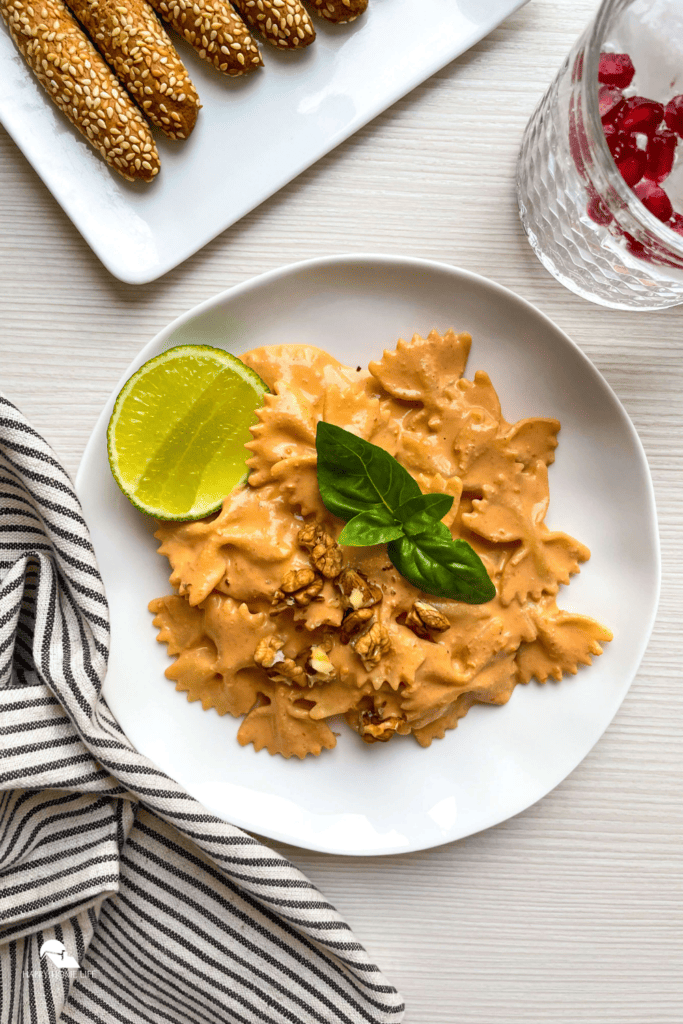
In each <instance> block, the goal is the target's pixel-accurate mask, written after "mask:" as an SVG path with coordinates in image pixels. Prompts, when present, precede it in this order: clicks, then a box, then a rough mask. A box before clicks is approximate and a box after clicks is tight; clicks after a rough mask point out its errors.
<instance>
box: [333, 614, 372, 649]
mask: <svg viewBox="0 0 683 1024" xmlns="http://www.w3.org/2000/svg"><path fill="white" fill-rule="evenodd" d="M374 617H375V613H374V612H373V610H372V609H371V608H359V609H358V611H357V612H354V611H351V609H349V610H348V612H347V614H346V615H345V616H344V618H343V619H342V624H341V631H340V634H339V639H340V640H341V642H342V643H343V644H348V643H349V641H350V640H351V638H352V637H353V636H355V635H356V634H357V633H359V632H360V631H361V630H362V629H367V627H368V626H369V625H370V624H371V622H372V620H373V619H374Z"/></svg>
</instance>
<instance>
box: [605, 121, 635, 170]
mask: <svg viewBox="0 0 683 1024" xmlns="http://www.w3.org/2000/svg"><path fill="white" fill-rule="evenodd" d="M605 139H606V140H607V146H608V148H609V151H610V153H611V154H612V156H613V157H614V160H615V162H616V161H619V160H621V159H622V157H625V156H628V155H630V154H631V153H636V152H637V151H638V144H637V142H636V138H635V135H627V133H626V132H620V131H619V129H618V128H615V126H614V125H613V124H606V125H605Z"/></svg>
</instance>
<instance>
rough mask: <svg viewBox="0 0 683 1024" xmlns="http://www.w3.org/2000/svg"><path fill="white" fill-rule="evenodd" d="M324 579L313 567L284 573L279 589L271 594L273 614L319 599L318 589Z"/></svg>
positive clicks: (302, 606) (304, 605)
mask: <svg viewBox="0 0 683 1024" xmlns="http://www.w3.org/2000/svg"><path fill="white" fill-rule="evenodd" d="M324 582H325V581H324V580H323V578H322V577H321V576H318V574H317V573H316V572H314V571H313V569H310V568H309V567H308V566H306V567H305V568H304V569H291V570H290V571H289V572H288V573H285V578H284V579H283V581H282V583H281V584H280V589H279V590H276V591H275V593H274V594H273V605H272V608H271V611H272V612H273V613H274V614H277V613H278V612H283V611H284V610H285V608H293V607H295V606H296V607H299V608H305V607H306V606H307V605H309V604H310V603H311V601H320V600H322V598H321V597H320V596H319V595H320V591H321V590H322V589H323V583H324Z"/></svg>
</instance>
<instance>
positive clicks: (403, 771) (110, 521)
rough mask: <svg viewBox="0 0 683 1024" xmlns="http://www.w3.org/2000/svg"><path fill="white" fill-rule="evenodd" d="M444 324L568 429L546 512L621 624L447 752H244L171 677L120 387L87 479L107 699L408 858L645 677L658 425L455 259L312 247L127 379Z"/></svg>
mask: <svg viewBox="0 0 683 1024" xmlns="http://www.w3.org/2000/svg"><path fill="white" fill-rule="evenodd" d="M432 327H435V328H437V330H440V331H445V330H446V329H447V328H448V327H453V328H455V330H456V331H462V330H467V331H470V333H471V334H472V336H473V339H474V341H473V345H472V354H471V356H470V362H469V366H468V369H467V376H468V377H472V376H473V374H474V371H475V370H477V369H484V370H486V371H488V373H489V374H490V376H491V378H492V380H493V384H494V386H495V387H496V389H497V390H498V393H499V395H500V397H501V400H502V406H503V413H504V415H505V417H506V419H508V420H510V421H514V420H516V419H519V418H521V417H525V416H555V417H557V418H558V419H559V420H560V422H561V423H562V430H561V432H560V445H559V448H558V449H557V457H556V461H555V464H554V465H553V466H552V467H551V469H550V511H549V514H548V517H547V519H546V522H547V524H548V526H549V527H550V528H551V529H561V530H564V531H566V532H567V533H569V534H571V535H572V536H575V537H577V538H578V539H579V540H581V541H583V542H584V543H585V544H587V545H588V546H589V547H590V549H591V551H592V557H591V559H590V561H589V562H588V563H586V565H585V566H584V567H583V570H582V572H581V574H580V575H579V576H576V577H574V579H573V582H572V583H571V585H570V587H568V588H562V590H561V592H560V596H559V604H560V606H561V607H563V608H567V609H571V610H575V611H578V612H582V613H584V614H587V615H590V616H593V617H594V618H596V619H599V620H600V621H602V622H604V623H605V624H606V625H608V626H609V627H610V628H611V629H612V630H613V631H614V640H613V642H612V643H611V644H607V645H606V647H605V653H604V654H603V655H602V656H601V657H599V658H596V659H595V660H594V663H593V665H592V666H591V667H589V668H582V669H580V670H579V673H578V675H576V676H569V677H566V678H565V679H563V680H562V682H561V683H555V682H548V683H546V684H545V685H544V686H541V685H538V684H537V683H535V682H532V683H530V684H529V685H527V686H518V687H517V688H516V689H515V691H514V693H513V695H512V697H511V699H510V701H509V703H508V704H506V705H504V706H503V707H491V706H475V707H473V708H472V710H471V711H470V712H469V714H468V715H467V717H466V718H464V719H463V720H462V721H461V723H460V725H459V726H458V728H457V729H456V730H455V731H453V732H449V733H447V734H446V737H445V739H443V740H440V741H439V740H437V741H435V742H434V743H433V744H432V746H431V747H429V749H427V750H423V749H422V748H421V747H419V746H418V745H417V743H415V741H414V740H413V739H412V738H411V737H409V736H408V737H400V736H397V737H395V738H394V739H393V740H392V741H391V743H388V744H386V745H385V744H374V745H372V746H367V745H366V744H364V743H363V741H362V740H361V739H360V738H359V737H358V736H357V735H356V734H355V733H353V732H352V731H351V730H350V729H348V728H346V726H344V725H342V726H341V727H340V730H339V731H340V732H341V733H342V735H341V736H340V738H339V740H338V743H337V747H336V748H335V749H334V750H332V751H325V752H323V754H322V755H321V756H320V757H319V758H312V757H308V758H306V759H305V760H303V761H299V760H298V759H295V758H292V759H291V760H289V761H287V760H285V759H284V758H282V757H271V756H270V755H269V754H268V753H267V752H266V751H265V750H264V751H262V752H261V753H259V754H257V753H255V752H254V749H253V747H251V746H249V747H241V746H239V744H238V743H237V741H236V738H235V737H236V733H237V729H238V727H239V724H240V721H239V720H237V719H233V718H231V717H230V716H226V717H224V718H219V716H218V715H217V714H216V713H215V712H214V711H210V712H205V711H203V710H202V708H201V706H200V704H199V703H194V704H189V703H188V702H187V700H186V698H185V695H184V694H181V693H177V692H176V691H175V689H174V686H173V684H172V683H171V682H169V681H168V680H167V679H165V678H164V669H165V668H166V667H167V666H168V664H169V660H168V658H167V655H166V649H165V647H163V646H162V645H160V644H158V643H157V642H156V640H155V629H154V627H153V626H152V616H151V615H150V614H149V612H148V611H147V603H148V601H149V600H150V599H151V598H153V597H157V596H159V595H161V594H165V593H168V592H169V589H170V588H169V584H168V575H169V568H168V565H167V562H166V559H164V558H162V557H160V556H159V555H157V553H156V546H157V545H156V541H155V540H154V537H153V530H154V524H153V522H152V521H151V520H150V519H148V518H147V517H145V516H144V515H142V514H141V513H139V512H138V511H137V510H136V509H135V508H133V506H132V505H130V504H129V503H128V501H127V500H126V499H125V498H124V497H123V495H122V494H121V492H120V491H119V489H118V488H117V486H116V484H115V483H114V480H113V478H112V476H111V473H110V471H109V465H108V462H107V452H106V428H107V423H108V420H109V416H110V415H111V409H112V405H113V402H114V398H115V394H114V395H112V398H111V400H110V402H109V403H108V405H107V407H106V408H105V409H104V410H103V412H102V415H101V417H100V419H99V421H98V423H97V426H96V427H95V430H94V431H93V434H92V437H91V438H90V441H89V443H88V446H87V448H86V451H85V454H84V456H83V461H82V463H81V467H80V470H79V473H78V477H77V480H76V486H77V490H78V492H79V495H80V498H81V501H82V503H83V508H84V512H85V516H86V520H87V522H88V523H89V524H90V529H91V532H92V539H93V543H94V546H95V551H96V553H97V557H98V560H99V564H100V569H101V572H102V576H103V578H104V583H105V586H106V589H107V595H108V598H109V604H110V613H111V628H112V648H111V661H110V667H109V672H108V674H107V677H106V681H105V684H104V694H105V696H106V699H107V701H108V703H109V705H110V707H111V709H112V711H113V712H114V714H115V715H116V717H117V719H118V721H119V722H120V724H121V726H122V728H123V729H124V730H125V732H126V733H127V734H128V736H129V737H130V739H131V741H132V742H133V743H134V744H135V745H136V746H137V747H138V749H139V750H140V751H141V752H142V753H143V754H146V755H147V756H148V757H149V758H151V759H152V760H153V761H155V762H156V764H157V765H159V767H160V768H162V769H163V770H164V771H166V772H167V773H168V774H169V775H171V776H173V778H175V779H177V780H178V782H180V783H181V784H182V785H183V786H185V787H186V788H187V790H188V791H189V792H190V793H191V794H193V796H195V797H196V798H197V799H198V800H200V801H201V802H202V803H203V804H204V805H205V806H206V807H207V808H208V809H209V810H210V811H212V812H213V813H214V814H216V815H218V816H219V817H221V818H224V819H226V820H228V821H230V822H232V823H233V824H235V825H239V826H241V827H243V828H246V829H248V830H250V831H253V832H257V833H260V834H261V835H265V836H270V837H272V838H274V839H279V840H283V841H285V842H288V843H293V844H295V845H297V846H303V847H307V848H309V849H313V850H322V851H327V852H330V853H346V854H364V855H368V854H386V853H404V852H408V851H410V850H420V849H426V848H427V847H431V846H437V845H438V844H440V843H445V842H448V841H450V840H453V839H460V838H462V837H463V836H466V835H470V834H471V833H473V832H477V831H479V830H480V829H484V828H487V827H488V826H490V825H494V824H496V823H498V822H501V821H504V820H505V819H506V818H509V817H511V816H512V815H514V814H517V813H519V812H520V811H523V810H524V809H525V808H526V807H529V806H530V805H531V804H533V803H534V802H535V801H536V800H539V799H540V798H541V797H542V796H544V795H545V794H546V793H548V792H549V791H550V790H551V789H553V787H555V786H556V785H557V784H558V783H559V782H561V781H562V779H564V778H565V777H566V776H567V775H568V774H569V772H571V771H572V769H573V768H575V767H576V765H577V764H579V762H580V761H581V760H582V758H584V757H585V756H586V754H587V753H588V752H589V750H590V749H591V747H592V746H593V745H594V744H595V743H596V741H597V740H598V739H599V737H600V735H601V734H602V732H603V731H604V730H605V728H606V727H607V725H608V724H609V722H610V721H611V719H612V717H613V716H614V714H615V712H616V710H617V708H618V707H619V705H620V704H621V701H622V700H623V698H624V695H625V694H626V691H627V690H628V687H629V684H630V683H631V680H632V679H633V677H634V675H635V673H636V670H637V668H638V665H639V663H640V660H641V658H642V656H643V653H644V651H645V646H646V644H647V640H648V637H649V635H650V631H651V629H652V624H653V621H654V617H655V612H656V608H657V600H658V595H659V576H660V559H659V543H658V535H657V523H656V513H655V504H654V497H653V491H652V483H651V480H650V474H649V470H648V466H647V462H646V459H645V455H644V452H643V449H642V446H641V444H640V441H639V439H638V436H637V434H636V432H635V430H634V428H633V426H632V424H631V422H630V420H629V419H628V416H627V415H626V413H625V411H624V409H623V408H622V406H621V405H620V403H619V401H618V399H617V398H616V396H615V395H614V393H613V392H612V391H611V390H610V388H609V386H608V385H607V384H606V382H605V381H604V380H603V378H602V377H601V376H600V374H599V373H598V371H597V370H596V369H595V368H594V367H593V365H592V364H591V363H590V362H589V360H588V359H587V358H586V356H584V355H583V353H582V352H581V351H580V350H579V349H578V348H577V347H576V345H575V344H574V343H573V342H572V341H571V340H570V339H569V338H568V337H567V336H566V335H565V334H563V333H562V331H560V330H559V329H558V328H557V327H556V326H555V325H554V324H553V323H551V321H550V320H548V319H547V318H546V317H545V316H543V314H542V313H539V312H538V310H536V309H535V308H534V307H533V306H531V305H530V304H529V303H527V302H525V301H524V300H523V299H520V298H518V297H517V296H516V295H514V294H513V293H512V292H510V291H508V290H507V289H505V288H502V287H501V286H500V285H496V284H493V283H492V282H491V281H487V280H486V279H484V278H482V277H478V276H476V275H474V274H469V273H466V272H465V271H462V270H456V269H454V268H453V267H450V266H447V265H445V264H439V263H433V262H429V261H426V260H415V259H402V258H399V257H391V256H343V257H335V258H327V259H320V260H311V261H308V262H306V263H300V264H296V265H294V266H290V267H285V268H283V269H281V270H276V271H272V272H271V273H268V274H265V275H263V276H262V277H258V278H256V279H255V280H252V281H247V282H245V283H244V284H241V285H238V286H237V287H236V288H232V289H230V290H229V291H227V292H224V293H223V294H222V295H218V296H216V297H215V298H214V299H210V300H209V301H208V302H205V303H203V304H202V305H201V306H198V307H197V308H196V309H194V310H191V311H190V312H189V313H187V314H185V315H184V316H182V317H180V318H179V319H178V320H176V321H175V322H174V323H172V324H170V325H169V326H168V327H167V328H166V329H165V330H164V331H162V332H161V334H159V335H158V336H157V337H156V338H155V339H154V340H153V341H151V342H150V343H149V345H147V346H146V347H145V348H144V349H143V351H142V352H141V353H140V356H139V358H138V359H136V360H135V362H134V363H133V364H132V365H131V366H130V367H129V368H128V370H127V371H126V375H125V378H124V380H125V379H127V378H128V377H129V376H130V375H131V374H132V373H133V372H134V371H135V370H136V369H137V368H138V367H139V366H140V365H141V364H142V363H143V362H145V361H146V360H147V359H150V358H151V357H152V356H154V355H156V354H157V353H159V352H161V351H162V350H164V349H165V348H169V347H171V346H173V345H178V344H188V343H198V344H208V345H216V346H220V347H223V348H226V349H228V350H229V351H230V352H234V353H235V354H237V355H239V354H240V353H242V352H245V351H247V350H248V349H250V348H254V347H256V346H259V345H273V344H282V343H287V342H296V343H305V344H310V345H317V346H319V347H320V348H324V349H326V350H327V351H329V352H331V353H332V354H333V355H334V356H336V357H337V358H339V359H341V360H343V361H345V362H347V363H349V364H351V365H354V366H355V365H358V364H363V365H367V363H368V361H369V360H370V359H377V358H379V357H380V356H381V353H382V350H383V349H385V348H389V349H391V348H393V347H394V345H395V343H396V340H397V339H398V338H399V337H404V338H410V337H411V336H412V335H413V334H414V333H415V332H418V333H420V334H423V335H424V334H426V333H427V332H428V331H429V330H430V329H431V328H432ZM121 384H123V380H122V381H121ZM118 390H119V388H117V389H116V391H117V392H118Z"/></svg>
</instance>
